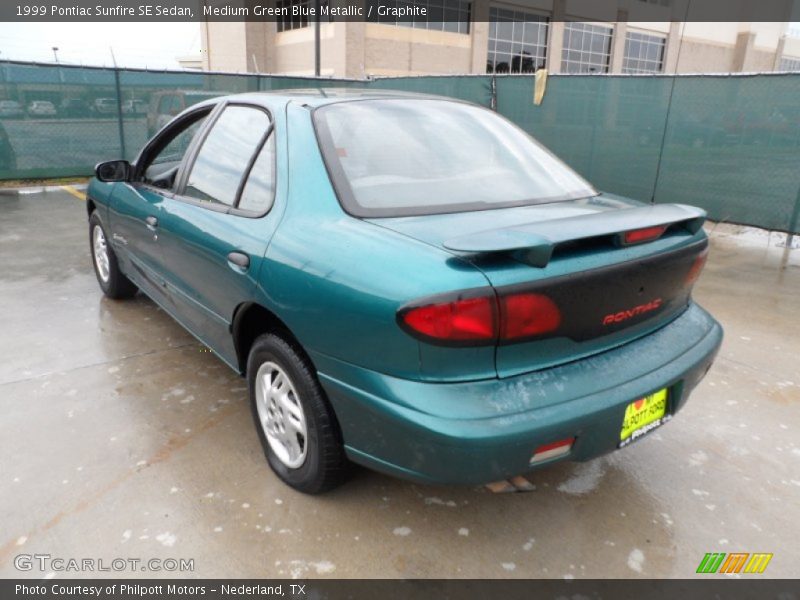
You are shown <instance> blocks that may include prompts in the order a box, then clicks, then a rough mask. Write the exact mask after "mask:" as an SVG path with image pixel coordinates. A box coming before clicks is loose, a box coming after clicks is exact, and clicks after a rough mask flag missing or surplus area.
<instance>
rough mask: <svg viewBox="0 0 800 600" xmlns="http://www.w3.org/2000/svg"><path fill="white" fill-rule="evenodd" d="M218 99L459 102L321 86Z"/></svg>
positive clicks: (313, 103)
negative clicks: (422, 100) (424, 100)
mask: <svg viewBox="0 0 800 600" xmlns="http://www.w3.org/2000/svg"><path fill="white" fill-rule="evenodd" d="M219 99H225V100H229V101H236V100H240V101H245V102H252V103H253V104H263V105H267V104H274V103H275V102H276V101H277V102H278V103H286V104H288V103H289V102H298V103H300V104H304V105H307V106H311V107H317V106H323V105H325V104H334V103H338V102H350V101H353V100H370V99H409V100H410V99H429V100H447V101H450V102H459V100H457V99H455V98H448V97H445V96H435V95H432V94H417V93H413V92H401V91H397V90H368V89H366V88H323V89H315V88H308V89H291V90H280V91H271V92H251V93H245V94H235V95H231V96H221V97H220V98H219Z"/></svg>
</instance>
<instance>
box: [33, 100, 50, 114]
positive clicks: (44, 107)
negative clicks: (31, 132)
mask: <svg viewBox="0 0 800 600" xmlns="http://www.w3.org/2000/svg"><path fill="white" fill-rule="evenodd" d="M28 115H29V116H31V117H55V116H56V107H55V105H54V104H53V103H52V102H50V101H49V100H33V101H32V102H31V103H30V104H28Z"/></svg>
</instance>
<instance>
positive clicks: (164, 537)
mask: <svg viewBox="0 0 800 600" xmlns="http://www.w3.org/2000/svg"><path fill="white" fill-rule="evenodd" d="M156 540H157V541H159V542H161V545H162V546H166V547H167V548H172V546H174V545H175V542H176V541H177V540H178V538H177V536H176V535H175V534H174V533H170V532H169V531H165V532H164V533H159V534H158V535H157V536H156Z"/></svg>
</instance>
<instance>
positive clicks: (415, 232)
mask: <svg viewBox="0 0 800 600" xmlns="http://www.w3.org/2000/svg"><path fill="white" fill-rule="evenodd" d="M704 216H705V215H704V213H703V212H702V211H700V210H699V209H694V208H692V207H684V206H682V205H657V206H650V205H644V204H641V203H637V202H634V201H631V200H627V199H623V198H620V197H617V196H612V195H609V194H603V195H600V196H597V197H594V198H588V199H584V200H576V201H570V202H558V203H552V204H544V205H538V206H528V207H517V208H508V209H498V210H492V211H486V212H482V211H476V212H468V213H457V214H443V215H427V216H418V217H396V218H380V219H371V221H372V222H373V223H375V224H376V225H380V226H382V227H386V228H389V229H391V230H394V231H396V232H399V233H402V234H404V235H407V236H409V237H412V238H414V239H417V240H420V241H424V242H426V243H428V244H431V245H433V246H436V247H439V248H441V249H443V250H445V251H447V252H450V253H451V254H454V255H457V256H460V257H461V258H463V259H465V260H467V261H469V262H470V263H472V264H473V265H475V266H476V267H477V268H479V269H480V270H481V271H482V272H483V273H484V274H485V275H486V277H487V278H488V280H489V282H490V283H491V285H492V286H493V287H494V288H495V290H496V292H497V293H498V294H499V295H504V294H507V293H517V292H532V293H541V294H544V295H546V296H548V297H549V298H551V299H552V300H553V301H554V302H555V303H556V305H557V306H558V307H559V309H560V311H561V317H562V318H561V325H560V326H559V328H558V329H557V330H556V331H555V332H553V333H552V334H548V335H545V336H541V337H537V338H534V339H530V340H523V341H515V342H510V343H502V342H501V343H500V344H499V345H498V346H497V349H496V368H497V373H498V375H499V376H500V377H506V376H511V375H516V374H519V373H524V372H528V371H533V370H537V369H542V368H546V367H549V366H553V365H556V364H561V363H564V362H568V361H572V360H576V359H579V358H582V357H585V356H588V355H591V354H595V353H598V352H602V351H605V350H608V349H610V348H613V347H615V346H618V345H620V344H623V343H626V342H628V341H631V340H633V339H636V338H638V337H641V336H643V335H646V334H647V333H649V332H651V331H653V330H655V329H657V328H659V327H662V326H663V325H665V324H666V323H668V322H669V321H671V320H672V319H674V318H675V317H676V316H678V315H679V314H680V313H681V312H683V310H684V309H685V308H686V307H687V305H688V302H689V298H690V293H691V282H688V283H687V277H688V276H689V275H690V272H691V271H692V269H693V265H694V264H695V262H696V259H697V258H698V256H700V255H701V254H703V253H704V252H705V251H706V249H707V240H706V237H705V234H704V233H703V231H702V227H701V225H702V222H703V220H704ZM654 225H665V226H667V227H668V228H667V230H666V231H665V232H664V233H663V234H662V235H661V237H659V238H658V239H657V240H654V241H650V242H646V243H641V244H637V245H630V246H625V245H623V239H622V237H621V236H622V234H623V232H625V231H630V230H636V229H641V228H643V227H648V226H654Z"/></svg>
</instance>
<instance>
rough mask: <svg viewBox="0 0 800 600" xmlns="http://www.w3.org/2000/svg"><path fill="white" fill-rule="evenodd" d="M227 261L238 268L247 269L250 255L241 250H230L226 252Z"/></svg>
mask: <svg viewBox="0 0 800 600" xmlns="http://www.w3.org/2000/svg"><path fill="white" fill-rule="evenodd" d="M228 262H229V263H232V264H234V265H236V266H237V267H239V268H240V269H247V267H249V266H250V257H249V256H247V254H243V253H242V252H231V253H230V254H228Z"/></svg>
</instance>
